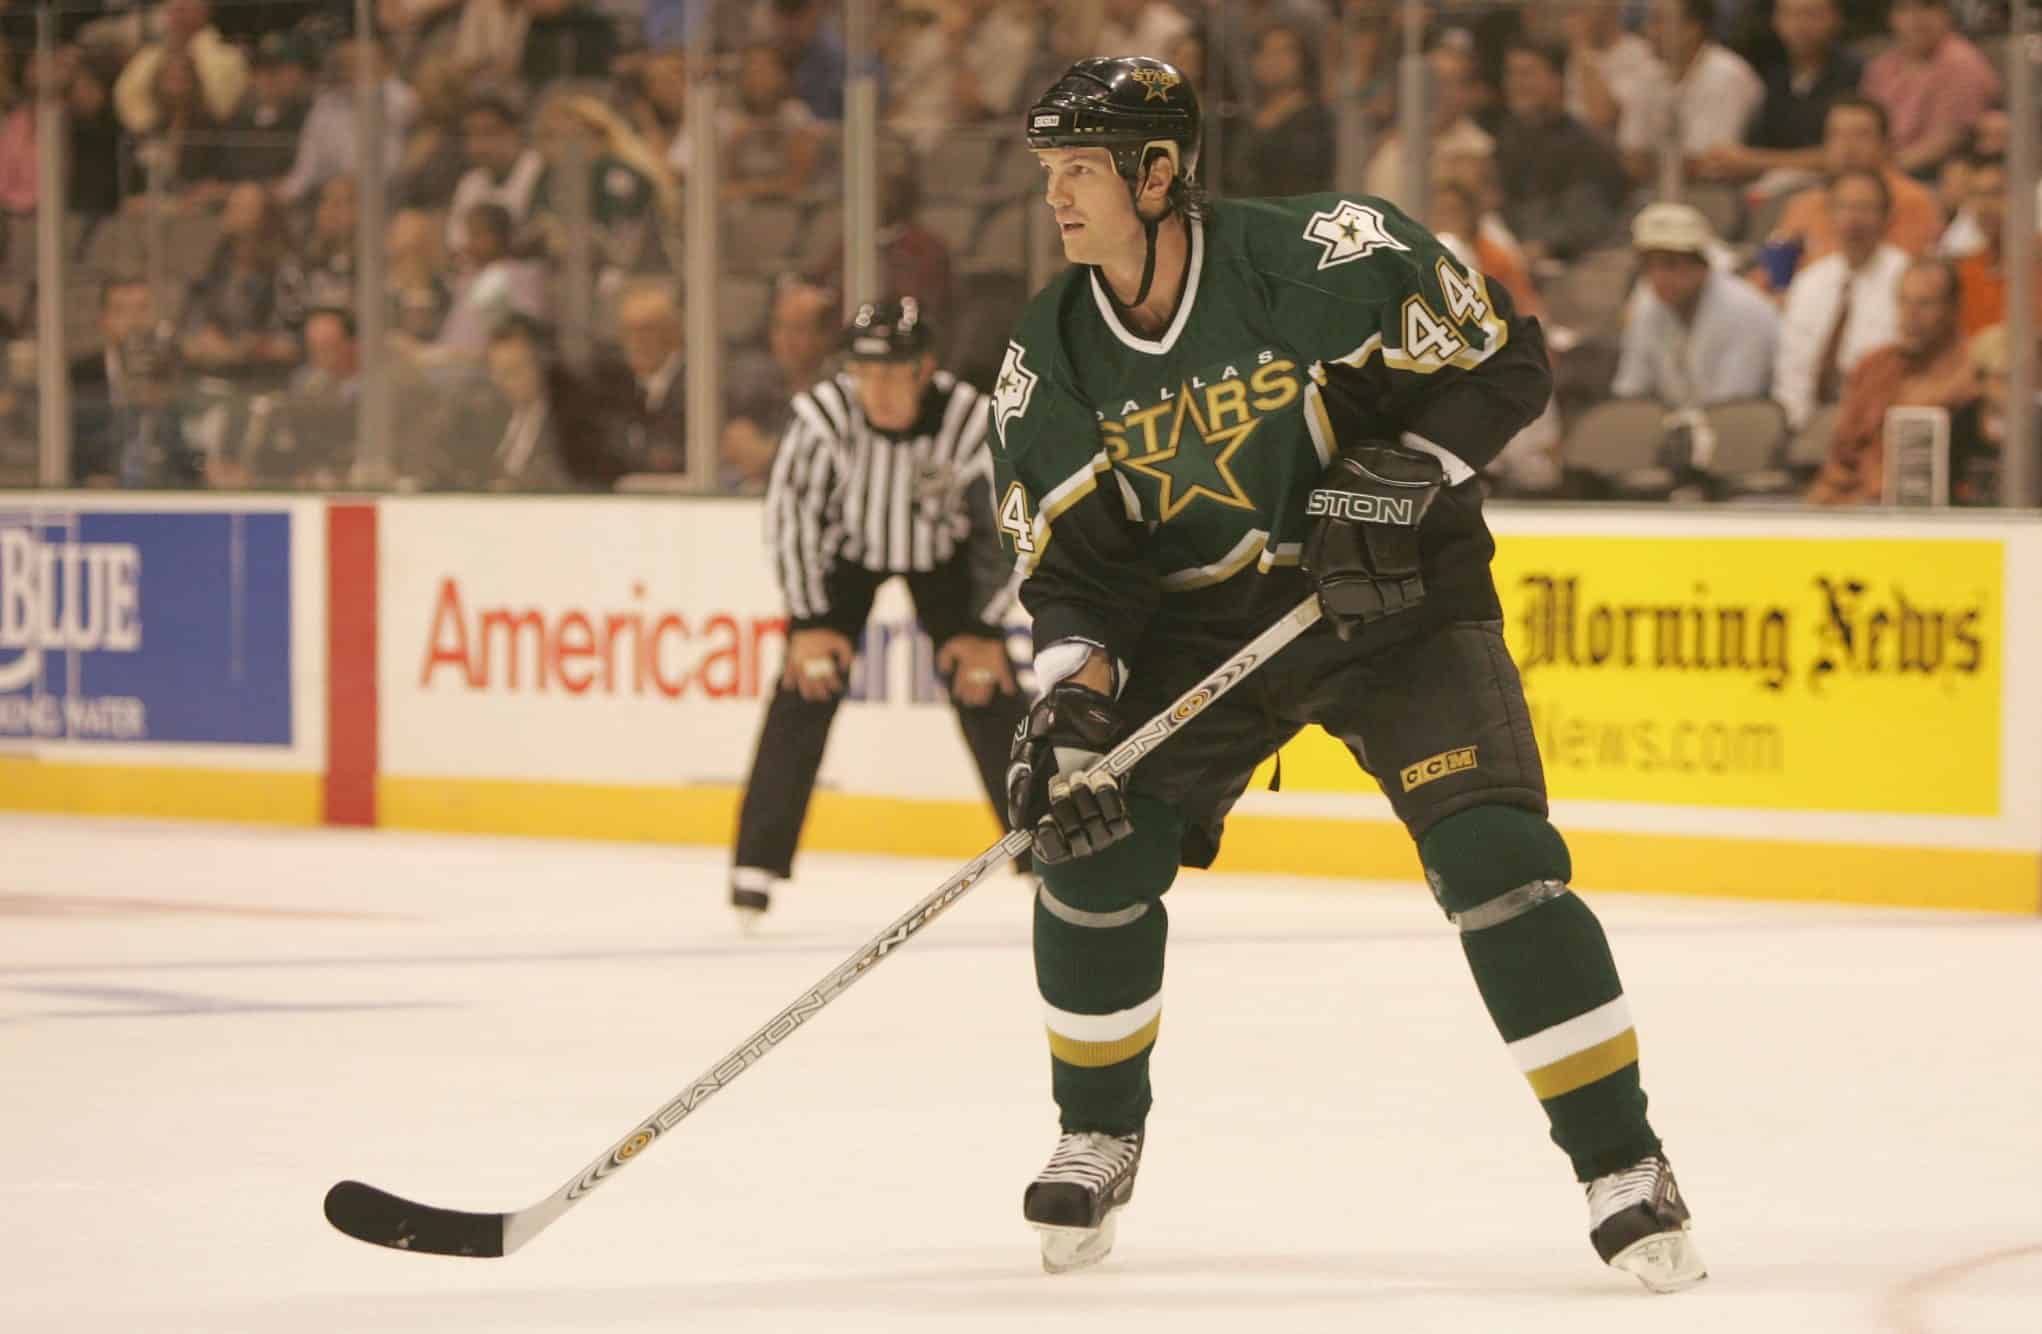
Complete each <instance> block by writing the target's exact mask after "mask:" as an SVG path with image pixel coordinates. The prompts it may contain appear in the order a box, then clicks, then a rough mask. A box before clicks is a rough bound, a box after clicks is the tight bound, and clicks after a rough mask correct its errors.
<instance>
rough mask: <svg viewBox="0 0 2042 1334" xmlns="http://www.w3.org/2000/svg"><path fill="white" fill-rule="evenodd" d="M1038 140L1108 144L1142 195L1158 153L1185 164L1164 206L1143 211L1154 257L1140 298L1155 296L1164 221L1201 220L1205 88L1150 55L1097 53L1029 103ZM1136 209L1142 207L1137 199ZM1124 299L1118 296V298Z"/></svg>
mask: <svg viewBox="0 0 2042 1334" xmlns="http://www.w3.org/2000/svg"><path fill="white" fill-rule="evenodd" d="M1027 130H1028V146H1029V147H1030V148H1104V149H1106V150H1107V151H1108V152H1110V153H1112V154H1113V169H1114V170H1115V171H1117V172H1119V173H1120V178H1121V179H1122V180H1123V181H1125V182H1127V192H1128V196H1129V197H1130V198H1132V199H1135V200H1139V199H1140V198H1141V188H1142V182H1143V180H1145V179H1146V178H1147V176H1148V170H1149V164H1150V163H1151V162H1153V161H1154V160H1155V158H1156V156H1157V155H1158V154H1162V155H1164V156H1167V157H1168V158H1169V159H1170V160H1171V162H1172V163H1173V164H1175V166H1176V168H1177V174H1176V175H1175V176H1173V177H1172V178H1171V180H1170V193H1169V195H1168V196H1167V197H1166V199H1165V203H1164V206H1163V211H1162V212H1161V213H1159V214H1157V215H1156V216H1155V217H1153V218H1142V220H1141V222H1142V226H1143V227H1144V228H1145V229H1146V231H1147V234H1148V259H1147V261H1146V262H1145V263H1144V264H1143V266H1142V281H1141V288H1140V290H1138V291H1137V292H1136V293H1135V295H1134V301H1133V302H1132V304H1133V305H1137V306H1138V305H1140V304H1141V303H1142V302H1143V301H1145V300H1147V299H1148V295H1149V284H1150V283H1151V282H1153V281H1154V280H1155V276H1156V228H1157V227H1159V226H1161V225H1162V222H1163V219H1165V218H1167V217H1169V216H1170V215H1171V214H1172V213H1180V212H1181V213H1183V214H1185V215H1186V216H1187V217H1189V218H1191V219H1193V220H1195V219H1196V218H1197V217H1198V216H1199V210H1200V208H1201V205H1200V203H1199V200H1200V199H1201V198H1202V196H1200V195H1198V194H1197V193H1196V189H1197V180H1198V150H1199V147H1200V145H1201V144H1202V143H1203V141H1204V138H1205V131H1204V123H1203V121H1202V120H1201V119H1200V116H1199V110H1198V94H1197V93H1195V92H1193V91H1192V89H1191V81H1190V80H1189V79H1187V78H1185V77H1184V72H1183V71H1182V70H1180V69H1178V68H1177V67H1176V66H1175V65H1172V64H1170V63H1169V62H1168V61H1163V60H1155V59H1152V58H1150V57H1148V56H1090V57H1088V58H1086V59H1084V60H1080V61H1079V62H1078V63H1077V64H1075V65H1073V66H1071V67H1070V68H1069V69H1067V70H1065V71H1064V76H1063V77H1062V78H1061V79H1058V80H1057V81H1056V82H1055V83H1054V84H1051V85H1050V89H1049V91H1048V92H1046V93H1044V94H1043V95H1042V96H1041V97H1038V98H1036V99H1035V104H1034V105H1033V106H1031V107H1029V108H1028V126H1027ZM1135 213H1136V216H1137V217H1139V216H1140V213H1141V210H1140V208H1139V206H1137V208H1136V210H1135ZM1114 300H1115V302H1116V303H1117V302H1118V301H1119V298H1118V297H1115V298H1114Z"/></svg>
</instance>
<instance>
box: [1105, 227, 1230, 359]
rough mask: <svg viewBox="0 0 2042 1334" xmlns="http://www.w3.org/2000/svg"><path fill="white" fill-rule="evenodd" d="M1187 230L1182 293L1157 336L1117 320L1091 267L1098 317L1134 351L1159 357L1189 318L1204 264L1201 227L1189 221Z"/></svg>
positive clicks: (1203, 239)
mask: <svg viewBox="0 0 2042 1334" xmlns="http://www.w3.org/2000/svg"><path fill="white" fill-rule="evenodd" d="M1190 231H1191V263H1190V264H1188V265H1187V266H1185V269H1184V294H1183V296H1182V297H1180V298H1179V299H1178V301H1177V317H1176V318H1175V319H1173V320H1171V321H1170V327H1169V328H1167V329H1165V330H1164V331H1163V336H1162V337H1161V338H1156V339H1151V338H1140V337H1137V336H1136V335H1135V334H1133V333H1131V332H1130V331H1129V330H1128V327H1127V326H1126V325H1125V324H1123V323H1121V321H1120V312H1119V311H1117V310H1115V309H1114V308H1113V299H1112V298H1111V297H1109V296H1107V295H1106V283H1105V281H1104V280H1103V279H1101V278H1100V277H1099V270H1097V269H1093V270H1092V299H1093V300H1094V301H1096V302H1097V303H1098V304H1099V318H1100V319H1102V320H1104V321H1106V327H1107V328H1108V329H1111V330H1112V331H1113V336H1114V337H1115V338H1118V339H1119V340H1120V341H1121V342H1123V343H1125V344H1127V345H1128V346H1129V347H1131V348H1133V349H1134V350H1135V351H1137V352H1146V353H1148V354H1149V355H1150V356H1158V357H1159V356H1161V355H1162V354H1163V353H1165V352H1168V351H1169V350H1170V349H1171V348H1173V347H1175V346H1176V345H1177V335H1179V334H1181V333H1183V332H1184V326H1185V325H1186V324H1187V323H1189V322H1190V320H1191V305H1192V303H1193V302H1194V301H1196V300H1197V299H1198V274H1199V271H1200V270H1201V269H1203V268H1204V267H1205V228H1204V227H1203V226H1202V225H1201V224H1199V223H1197V222H1193V223H1192V224H1191V227H1190Z"/></svg>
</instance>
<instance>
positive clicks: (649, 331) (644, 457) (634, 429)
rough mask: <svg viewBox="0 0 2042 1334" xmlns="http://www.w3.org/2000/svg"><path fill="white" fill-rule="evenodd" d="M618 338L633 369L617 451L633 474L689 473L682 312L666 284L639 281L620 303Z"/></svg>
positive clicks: (621, 410) (622, 405)
mask: <svg viewBox="0 0 2042 1334" xmlns="http://www.w3.org/2000/svg"><path fill="white" fill-rule="evenodd" d="M617 337H618V341H619V342H620V343H622V344H623V348H624V364H625V366H626V367H627V368H628V369H629V370H630V372H631V386H630V398H629V400H628V402H620V403H619V404H618V405H617V410H618V412H619V414H620V415H621V417H622V422H623V438H622V440H621V441H620V446H621V448H620V450H619V453H620V455H621V457H622V460H623V463H624V466H625V468H626V469H627V470H628V471H631V472H662V473H680V472H685V471H687V465H688V456H687V449H686V441H687V421H688V405H687V396H686V393H685V391H686V388H687V386H686V383H685V380H686V375H685V368H684V366H683V364H682V358H681V310H680V306H679V305H678V304H677V303H676V302H675V300H674V294H673V288H672V287H671V286H670V285H668V284H667V283H664V282H659V281H647V282H641V283H636V284H634V285H632V286H630V287H627V288H626V289H625V290H624V294H623V296H622V297H621V298H620V299H619V301H618V303H617Z"/></svg>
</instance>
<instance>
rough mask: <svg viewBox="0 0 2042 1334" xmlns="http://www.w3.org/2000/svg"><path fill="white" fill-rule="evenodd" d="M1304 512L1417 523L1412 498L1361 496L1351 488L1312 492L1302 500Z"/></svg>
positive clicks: (1409, 523) (1368, 519)
mask: <svg viewBox="0 0 2042 1334" xmlns="http://www.w3.org/2000/svg"><path fill="white" fill-rule="evenodd" d="M1305 513H1306V514H1309V515H1314V516H1317V515H1330V516H1331V517H1333V518H1336V519H1353V520H1356V521H1357V522H1360V523H1396V524H1402V525H1404V526H1405V527H1407V528H1408V527H1410V526H1411V525H1412V524H1414V523H1416V522H1418V505H1417V502H1416V501H1412V500H1399V499H1397V498H1395V497H1393V496H1363V495H1356V494H1355V493H1354V492H1352V491H1314V492H1312V494H1311V498H1310V499H1308V500H1307V501H1306V502H1305Z"/></svg>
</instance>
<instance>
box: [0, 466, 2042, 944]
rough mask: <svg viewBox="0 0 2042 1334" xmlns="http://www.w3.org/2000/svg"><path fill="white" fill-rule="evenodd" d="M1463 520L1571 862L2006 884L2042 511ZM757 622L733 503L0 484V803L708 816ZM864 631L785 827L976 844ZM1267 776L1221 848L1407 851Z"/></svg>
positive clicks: (1302, 741)
mask: <svg viewBox="0 0 2042 1334" xmlns="http://www.w3.org/2000/svg"><path fill="white" fill-rule="evenodd" d="M1491 520H1492V525H1493V527H1494V528H1495V530H1496V533H1497V537H1498V543H1499V554H1498V557H1497V562H1496V574H1497V584H1498V588H1499V591H1500V593H1501V594H1502V599H1503V604H1504V611H1505V618H1506V625H1505V631H1506V634H1507V636H1508V638H1509V641H1510V644H1511V648H1512V651H1513V653H1514V655H1515V656H1516V658H1517V659H1518V661H1519V663H1520V665H1521V667H1522V670H1523V674H1524V679H1525V686H1526V692H1527V696H1528V697H1529V699H1530V700H1531V704H1532V710H1533V716H1534V727H1535V731H1536V734H1537V739H1538V743H1539V748H1540V751H1541V754H1542V755H1543V757H1544V759H1545V763H1546V768H1547V777H1548V782H1549V786H1550V788H1551V791H1552V794H1553V801H1554V816H1555V820H1556V821H1557V822H1558V823H1559V824H1560V825H1561V826H1562V828H1563V829H1564V830H1565V831H1566V832H1567V834H1568V837H1569V840H1570V843H1571V844H1572V846H1573V848H1574V851H1575V857H1576V879H1577V880H1578V881H1579V882H1580V883H1582V884H1584V885H1589V886H1594V887H1603V888H1621V889H1627V890H1639V891H1658V892H1672V893H1695V894H1738V895H1752V896H1759V897H1768V898H1792V899H1834V900H1848V901H1856V902H1874V903H1891V904H1911V905H1934V906H1946V907H1953V908H1972V909H1990V910H1999V911H2012V912H2034V911H2036V910H2037V907H2038V897H2042V896H2038V885H2042V851H2038V850H2042V700H2038V698H2037V692H2035V691H2033V690H2032V689H2029V690H2022V689H2020V688H2019V685H2020V683H2022V682H2032V681H2034V680H2036V679H2037V671H2038V668H2042V638H2038V636H2042V587H2038V572H2042V561H2038V556H2042V548H2038V544H2042V526H2038V525H2037V524H2036V523H2034V522H2033V521H2025V522H2023V521H2009V520H2006V519H2001V518H1998V517H1996V516H1972V515H1950V514H1945V515H1939V516H1936V517H1934V518H1907V517H1900V516H1894V515H1841V516H1833V515H1814V514H1800V513H1787V512H1768V511H1764V510H1754V511H1729V510H1717V511H1710V512H1707V513H1689V512H1680V511H1670V510H1648V509H1635V510H1633V509H1605V508H1588V509H1574V508H1536V509H1511V508H1498V509H1496V510H1495V511H1493V512H1492V515H1491ZM783 642H784V623H783V621H782V619H781V612H780V599H779V596H778V593H777V591H776V587H775V584H774V582H773V577H772V572H771V570H770V568H769V566H768V564H767V561H766V559H765V556H764V552H763V544H762V540H761V518H760V510H759V507H758V505H757V503H756V502H752V501H740V500H682V499H652V498H603V499H586V500H584V499H510V498H495V497H449V498H425V497H399V498H384V499H362V500H339V499H337V500H333V501H326V500H296V499H279V500H267V499H263V498H259V497H246V498H227V497H218V498H216V497H200V498H193V499H190V500H182V499H172V498H166V497H148V498H142V499H132V500H131V499H124V498H116V499H108V498H106V497H104V496H101V495H96V494H94V495H87V494H84V493H67V494H44V495H41V496H16V497H12V498H10V499H8V500H7V501H5V502H4V503H0V806H5V807H12V808H16V809H34V810H54V811H79V812H92V813H100V814H111V813H126V814H150V815H161V816H181V817H191V818H227V819H242V820H255V821H264V822H270V823H277V824H286V825H289V824H298V825H306V824H315V823H330V824H339V825H382V826H388V827H402V828H415V829H437V830H467V831H475V832H488V833H511V834H527V835H538V836H549V835H557V836H575V837H600V838H617V839H638V840H653V841H665V842H682V843H705V844H712V845H714V844H721V843H725V842H727V841H728V839H729V837H730V833H731V827H732V822H733V819H734V812H735V806H736V798H737V791H738V788H739V786H740V784H741V783H742V781H743V779H744V776H745V769H746V767H747V765H748V764H749V761H750V751H751V743H752V740H753V737H754V736H755V734H756V731H757V727H758V722H759V718H760V714H761V710H762V708H763V703H764V698H765V696H766V695H767V694H768V693H770V691H771V689H772V684H773V680H774V677H775V674H776V673H777V670H778V665H779V658H780V652H781V647H782V644H783ZM1014 646H1015V649H1016V653H1017V656H1021V657H1025V655H1026V636H1025V631H1024V630H1022V629H1021V627H1019V626H1018V625H1017V626H1016V639H1015V641H1014ZM863 647H864V653H863V654H862V657H861V662H860V666H859V671H858V673H857V676H856V678H855V680H854V683H853V693H852V698H851V700H850V701H849V702H848V703H847V704H846V705H845V706H844V708H843V709H842V710H841V711H840V713H839V715H838V720H837V726H836V729H835V732H834V734H833V736H832V738H831V743H830V750H829V754H828V757H827V759H826V760H825V763H824V769H823V781H822V787H821V790H820V791H819V792H818V794H817V797H816V801H815V804H814V806H813V808H812V810H811V816H810V823H809V828H808V834H807V840H806V841H807V846H810V847H815V848H832V849H838V850H869V851H886V852H892V853H899V854H936V855H953V854H954V855H958V856H960V857H961V856H964V855H968V854H969V853H971V852H973V851H976V850H977V849H978V848H980V847H982V846H984V844H986V843H987V842H990V841H991V839H992V837H993V836H994V834H995V832H996V830H995V826H994V824H993V821H992V816H991V814H990V811H989V809H988V807H987V805H986V803H985V801H984V799H983V797H982V796H981V795H980V793H979V790H978V788H977V781H976V778H975V776H974V774H973V772H972V770H971V767H970V765H969V763H968V761H967V758H966V755H965V752H964V749H963V746H962V743H961V741H960V739H959V737H958V735H957V732H956V728H955V725H954V723H953V721H952V720H951V718H950V716H949V711H948V709H947V707H946V705H945V703H944V701H943V698H942V693H941V691H940V690H939V689H938V688H937V687H936V685H935V683H934V680H933V678H932V675H931V671H930V660H931V658H932V657H933V648H932V646H931V645H930V644H929V643H928V641H927V639H926V638H925V637H924V636H923V635H922V634H921V633H920V631H919V629H918V628H917V627H915V626H914V624H913V618H912V615H911V613H910V612H909V609H908V606H907V603H906V599H905V597H904V596H902V595H901V592H900V590H899V589H898V588H897V587H895V588H889V589H888V590H886V591H885V592H884V593H883V594H882V596H881V600H880V603H879V607H878V610H877V611H876V613H875V615H874V618H873V623H872V625H871V627H870V628H869V630H868V632H867V635H866V638H865V642H864V646H863ZM1482 762H1483V757H1482V756H1481V755H1480V754H1479V753H1473V754H1460V753H1455V754H1451V755H1445V756H1441V757H1437V759H1436V761H1434V762H1432V763H1430V764H1429V765H1414V766H1412V769H1411V770H1407V771H1405V772H1403V773H1400V774H1392V775H1385V778H1386V780H1387V781H1390V782H1394V783H1403V784H1407V785H1411V786H1414V787H1415V786H1416V785H1419V784H1422V783H1424V782H1428V781H1433V780H1434V779H1435V778H1437V777H1438V776H1440V775H1441V774H1443V773H1446V772H1449V771H1455V770H1458V769H1459V768H1461V767H1463V766H1468V765H1473V766H1477V767H1479V765H1480V764H1481V763H1482ZM1282 788H1283V790H1282V791H1281V792H1280V793H1272V792H1268V791H1266V790H1265V789H1266V784H1264V783H1257V784H1256V785H1255V787H1254V789H1253V790H1251V792H1250V793H1249V794H1248V795H1247V796H1246V797H1245V798H1244V799H1243V800H1242V802H1241V804H1240V805H1239V807H1238V808H1237V809H1236V812H1235V815H1234V816H1233V818H1232V819H1231V820H1230V822H1229V827H1228V834H1227V843H1226V848H1225V851H1224V853H1223V857H1222V862H1221V865H1222V867H1225V868H1229V869H1233V870H1256V869H1271V870H1275V869H1281V870H1284V871H1289V872H1299V873H1311V874H1323V875H1326V876H1329V877H1344V878H1348V879H1356V878H1362V879H1412V878H1415V876H1416V874H1417V867H1416V862H1415V858H1414V857H1413V855H1412V852H1411V847H1410V842H1409V840H1408V838H1407V837H1406V836H1405V835H1404V833H1403V831H1402V830H1401V828H1400V827H1398V826H1397V825H1396V824H1394V822H1392V820H1391V819H1390V811H1389V805H1388V802H1387V801H1386V800H1385V799H1384V797H1383V796H1382V795H1381V793H1380V791H1378V790H1377V788H1376V787H1375V784H1374V783H1373V782H1372V781H1371V780H1370V779H1369V778H1368V777H1367V776H1365V775H1363V774H1362V773H1361V772H1360V771H1359V769H1358V768H1357V766H1356V765H1355V763H1354V762H1353V760H1352V759H1351V758H1350V757H1349V756H1348V754H1347V753H1346V751H1345V750H1344V748H1342V747H1341V746H1340V745H1338V744H1337V743H1335V742H1333V741H1332V740H1331V739H1330V738H1328V737H1326V736H1324V735H1323V734H1320V733H1317V732H1316V731H1309V732H1307V733H1306V734H1304V735H1302V736H1300V737H1299V738H1298V740H1296V741H1295V742H1293V743H1292V745H1291V746H1290V747H1289V748H1288V749H1287V750H1286V752H1285V755H1284V762H1283V782H1282Z"/></svg>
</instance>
